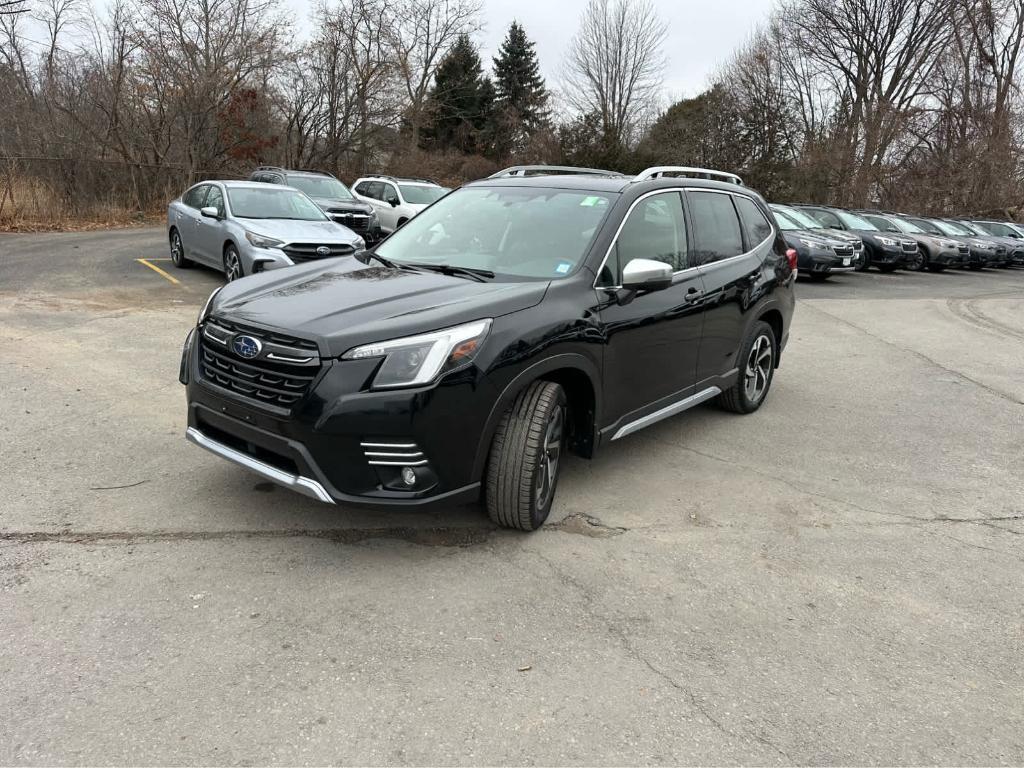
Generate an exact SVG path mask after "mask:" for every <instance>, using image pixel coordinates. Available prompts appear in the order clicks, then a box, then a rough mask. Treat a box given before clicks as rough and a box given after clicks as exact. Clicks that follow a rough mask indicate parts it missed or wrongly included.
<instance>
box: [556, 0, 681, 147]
mask: <svg viewBox="0 0 1024 768" xmlns="http://www.w3.org/2000/svg"><path fill="white" fill-rule="evenodd" d="M665 36H666V26H665V24H664V23H663V22H662V21H661V20H660V19H659V18H658V15H657V13H656V12H655V10H654V6H653V4H652V3H651V2H650V0H590V4H589V5H588V6H587V9H586V11H584V13H583V20H582V23H581V25H580V29H579V31H578V32H577V33H576V36H575V37H574V38H573V40H572V42H571V43H570V46H569V53H568V56H567V58H566V61H565V65H564V70H565V71H564V84H563V85H564V89H565V95H566V99H567V100H568V102H569V104H570V105H571V107H572V108H573V109H575V110H576V111H577V112H578V113H580V114H584V115H589V114H595V115H598V116H600V120H601V129H602V132H603V134H604V139H605V141H606V142H608V143H609V144H610V145H611V146H614V147H629V146H631V145H632V144H633V143H634V142H635V141H636V140H637V139H638V138H639V131H640V129H641V128H642V127H643V126H644V123H645V121H646V119H647V118H649V117H651V116H652V115H653V113H655V112H656V111H657V103H658V100H659V97H660V93H661V86H662V82H663V80H662V78H663V73H664V68H665V57H664V54H663V53H662V50H661V49H662V45H663V44H664V41H665Z"/></svg>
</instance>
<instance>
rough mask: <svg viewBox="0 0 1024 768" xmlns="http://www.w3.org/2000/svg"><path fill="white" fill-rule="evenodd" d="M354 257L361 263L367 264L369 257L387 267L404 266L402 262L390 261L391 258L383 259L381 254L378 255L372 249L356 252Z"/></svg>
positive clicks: (398, 267)
mask: <svg viewBox="0 0 1024 768" xmlns="http://www.w3.org/2000/svg"><path fill="white" fill-rule="evenodd" d="M360 257H361V258H360ZM356 258H359V260H360V261H361V262H363V264H369V263H370V259H376V260H377V261H379V262H380V263H381V264H383V265H384V266H385V267H387V268H388V269H403V268H404V267H405V265H404V264H401V265H400V264H396V263H395V262H393V261H391V259H385V258H384V257H383V256H378V255H377V254H376V253H374V252H373V251H363V252H362V253H359V254H357V256H356Z"/></svg>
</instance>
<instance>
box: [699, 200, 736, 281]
mask: <svg viewBox="0 0 1024 768" xmlns="http://www.w3.org/2000/svg"><path fill="white" fill-rule="evenodd" d="M686 197H687V200H688V201H689V204H690V221H691V222H692V223H693V251H694V253H693V256H694V259H695V260H696V262H697V264H710V263H711V262H713V261H719V260H721V259H728V258H729V257H730V256H739V255H740V254H741V253H743V236H742V235H741V234H740V220H739V219H738V218H737V217H736V209H735V208H734V207H733V205H732V196H731V195H723V194H719V193H717V192H687V193H686Z"/></svg>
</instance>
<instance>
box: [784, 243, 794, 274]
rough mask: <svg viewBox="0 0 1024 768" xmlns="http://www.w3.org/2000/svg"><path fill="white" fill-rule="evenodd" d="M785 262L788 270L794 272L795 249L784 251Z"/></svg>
mask: <svg viewBox="0 0 1024 768" xmlns="http://www.w3.org/2000/svg"><path fill="white" fill-rule="evenodd" d="M786 260H787V261H788V262H789V268H790V269H791V270H793V271H794V272H796V249H795V248H788V249H787V250H786Z"/></svg>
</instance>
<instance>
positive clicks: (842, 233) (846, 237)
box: [814, 227, 864, 243]
mask: <svg viewBox="0 0 1024 768" xmlns="http://www.w3.org/2000/svg"><path fill="white" fill-rule="evenodd" d="M814 232H815V233H816V234H818V235H821V236H823V237H829V238H832V239H833V240H840V241H842V242H844V243H862V242H864V241H863V240H862V239H861V237H860V235H856V234H854V233H853V232H847V231H846V230H845V229H829V228H828V227H822V228H821V229H816V230H814Z"/></svg>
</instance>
